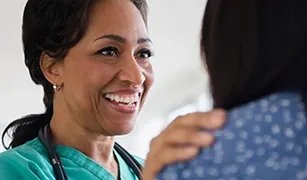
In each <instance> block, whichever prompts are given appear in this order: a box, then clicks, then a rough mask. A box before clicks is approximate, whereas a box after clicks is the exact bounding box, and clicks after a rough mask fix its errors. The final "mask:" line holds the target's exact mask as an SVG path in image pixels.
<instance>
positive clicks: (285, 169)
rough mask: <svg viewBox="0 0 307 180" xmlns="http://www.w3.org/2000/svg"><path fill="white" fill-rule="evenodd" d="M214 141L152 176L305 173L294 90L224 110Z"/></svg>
mask: <svg viewBox="0 0 307 180" xmlns="http://www.w3.org/2000/svg"><path fill="white" fill-rule="evenodd" d="M227 119H228V120H227V124H226V125H225V127H224V128H223V129H222V130H219V131H216V132H215V133H214V134H215V136H216V138H217V140H216V142H215V144H214V145H213V146H212V147H210V148H206V149H202V150H201V151H200V153H199V154H198V156H197V157H196V158H195V159H193V160H191V161H188V162H182V163H175V164H172V165H169V166H167V167H166V168H164V169H163V171H161V172H160V174H159V175H158V176H157V180H175V179H178V180H185V179H191V180H199V179H208V180H215V179H216V180H217V179H218V180H301V179H307V131H306V113H305V109H304V103H303V102H302V98H301V96H300V95H299V94H296V93H276V94H273V95H269V96H266V97H264V98H262V99H259V100H256V101H254V102H252V103H249V104H246V105H243V106H241V107H238V108H235V109H233V110H231V111H229V113H228V115H227Z"/></svg>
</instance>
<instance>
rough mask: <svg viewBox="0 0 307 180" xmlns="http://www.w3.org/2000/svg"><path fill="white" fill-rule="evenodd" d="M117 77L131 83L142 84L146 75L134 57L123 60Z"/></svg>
mask: <svg viewBox="0 0 307 180" xmlns="http://www.w3.org/2000/svg"><path fill="white" fill-rule="evenodd" d="M118 79H119V80H120V81H123V82H129V83H131V84H133V85H142V84H143V83H144V81H145V79H146V77H145V75H144V73H143V68H142V67H141V66H140V65H139V64H138V63H137V62H136V60H135V59H134V58H130V59H129V60H126V61H124V62H123V66H122V69H121V71H120V72H119V74H118Z"/></svg>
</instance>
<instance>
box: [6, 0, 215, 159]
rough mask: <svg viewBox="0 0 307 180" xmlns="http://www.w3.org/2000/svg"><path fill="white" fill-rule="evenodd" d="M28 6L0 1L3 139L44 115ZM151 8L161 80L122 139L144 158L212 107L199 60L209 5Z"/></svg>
mask: <svg viewBox="0 0 307 180" xmlns="http://www.w3.org/2000/svg"><path fill="white" fill-rule="evenodd" d="M25 3H26V0H18V1H4V0H1V1H0V23H1V28H0V40H1V41H0V61H1V66H0V82H1V85H0V87H1V88H0V111H1V113H0V132H1V135H2V132H3V129H4V128H5V127H6V126H7V125H8V123H10V122H11V121H13V120H14V119H17V118H20V117H21V116H24V115H27V114H32V113H42V112H43V111H44V106H43V102H42V96H43V91H42V88H41V87H40V86H36V85H35V84H34V83H33V82H32V81H31V79H30V76H29V73H28V70H27V69H26V67H25V65H24V60H23V52H22V43H21V20H22V13H23V8H24V5H25ZM148 4H149V8H150V9H149V10H150V12H149V32H150V35H151V39H152V40H153V41H154V50H155V54H156V55H155V57H154V58H153V59H152V64H153V67H154V70H155V76H156V80H155V84H154V86H153V88H152V90H151V92H150V94H149V96H148V99H147V101H146V103H145V106H144V108H143V110H142V112H141V113H140V115H139V117H138V123H137V126H136V128H135V130H134V131H133V132H132V133H131V134H129V135H126V136H123V137H118V142H119V143H121V144H122V145H123V146H124V147H125V148H127V149H128V150H129V151H131V152H132V153H133V154H135V155H138V156H140V157H142V158H145V157H146V154H147V152H148V148H149V142H150V140H151V139H152V138H153V137H154V136H156V135H157V134H158V133H159V132H160V131H161V130H163V128H164V127H165V126H166V125H167V124H168V123H170V122H171V121H172V120H173V119H174V118H176V116H178V115H182V114H186V113H188V112H194V111H207V110H209V109H210V108H211V98H210V93H209V90H208V79H207V74H206V72H205V71H204V69H203V65H202V63H201V60H200V55H199V37H200V36H199V35H200V27H201V20H202V17H203V11H204V8H205V5H206V0H191V1H186V0H148ZM1 151H4V148H3V147H2V145H0V152H1Z"/></svg>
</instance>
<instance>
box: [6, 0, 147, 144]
mask: <svg viewBox="0 0 307 180" xmlns="http://www.w3.org/2000/svg"><path fill="white" fill-rule="evenodd" d="M97 1H99V0H28V1H27V4H26V6H25V9H24V14H23V24H22V40H23V47H24V58H25V64H26V66H27V67H28V69H29V72H30V76H31V78H32V80H33V81H34V82H35V83H36V84H39V85H42V86H43V88H44V99H43V101H44V104H45V107H46V111H45V113H43V114H33V115H28V116H25V117H22V118H20V119H17V120H15V121H13V122H12V123H10V124H9V125H8V126H7V127H6V129H5V130H4V132H3V134H2V143H3V146H4V147H5V148H6V149H9V148H14V147H16V146H19V145H21V144H24V143H25V142H27V141H29V140H32V139H34V138H35V137H37V134H38V131H39V129H40V128H42V127H44V126H45V125H46V124H48V123H49V122H50V120H51V117H52V115H53V95H54V91H53V88H52V84H50V83H49V82H48V81H47V79H46V78H45V76H44V75H43V72H42V70H41V68H40V56H41V54H42V53H43V52H45V53H46V54H47V55H49V56H50V57H52V58H54V59H58V60H61V59H63V58H64V57H65V56H66V54H67V52H68V51H69V50H70V49H71V48H72V47H73V46H75V45H76V44H77V43H78V42H79V41H80V40H81V38H82V37H83V35H84V33H85V32H86V30H87V26H88V22H89V13H90V10H91V6H93V5H94V4H95V2H97ZM130 1H131V2H132V3H133V4H134V5H135V6H136V8H138V10H139V11H140V13H141V15H142V17H143V20H144V22H145V24H146V25H147V9H148V7H147V3H146V0H130ZM6 134H7V135H8V136H9V137H11V138H12V141H11V142H10V144H9V145H8V146H6V145H5V142H4V138H5V135H6Z"/></svg>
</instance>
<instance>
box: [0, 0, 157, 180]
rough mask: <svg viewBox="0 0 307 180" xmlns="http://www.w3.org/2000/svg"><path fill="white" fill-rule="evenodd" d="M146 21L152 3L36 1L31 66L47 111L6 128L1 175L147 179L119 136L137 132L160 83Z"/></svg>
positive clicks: (31, 13)
mask: <svg viewBox="0 0 307 180" xmlns="http://www.w3.org/2000/svg"><path fill="white" fill-rule="evenodd" d="M146 21H147V4H146V2H145V1H144V0H131V1H127V0H104V1H95V0H69V1H67V0H61V1H54V0H44V1H41V0H28V2H27V4H26V7H25V11H24V17H23V45H24V54H25V63H26V65H27V67H28V69H29V72H30V75H31V78H32V80H33V81H34V82H35V83H36V84H40V85H42V86H43V87H44V93H45V94H44V104H45V106H46V112H45V113H44V114H39V115H30V116H26V117H24V118H21V119H18V120H16V121H14V122H12V123H11V124H10V125H9V126H8V127H7V128H6V129H5V131H4V134H3V136H4V135H5V134H7V133H8V132H9V130H10V129H13V134H12V138H13V139H12V141H11V143H10V145H9V146H8V147H7V148H8V149H9V148H13V149H11V150H8V151H6V152H4V153H2V154H1V155H0V161H1V164H0V174H1V178H4V179H54V176H55V177H56V178H57V179H67V178H72V179H118V178H121V179H135V178H136V177H137V176H139V175H140V168H141V167H140V164H143V160H141V159H139V158H137V157H134V156H131V155H130V154H129V153H128V152H126V151H125V150H124V149H122V148H121V147H120V146H119V145H118V144H116V143H115V142H114V136H115V135H123V134H127V133H129V132H130V131H132V129H133V127H134V124H135V118H136V116H137V115H138V113H139V111H140V109H141V108H142V106H143V103H144V101H145V99H146V96H147V93H148V91H149V89H150V87H151V85H152V83H153V79H154V78H153V72H152V67H151V63H150V57H151V56H152V55H153V52H152V42H151V40H150V39H149V35H148V33H147V27H146V24H147V22H146ZM53 143H54V144H53ZM52 144H53V145H52ZM53 146H54V148H53ZM46 149H47V151H46ZM49 158H50V160H51V162H53V163H50V162H49V160H48V159H49ZM51 165H52V166H51ZM62 166H65V168H63V167H62ZM130 168H131V169H132V170H133V171H131V170H130Z"/></svg>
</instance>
